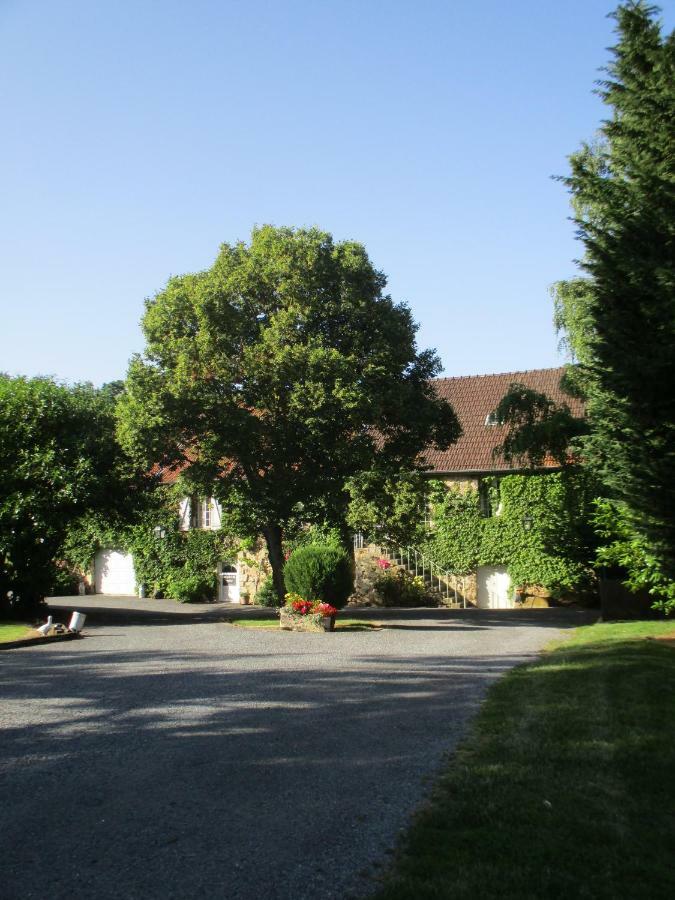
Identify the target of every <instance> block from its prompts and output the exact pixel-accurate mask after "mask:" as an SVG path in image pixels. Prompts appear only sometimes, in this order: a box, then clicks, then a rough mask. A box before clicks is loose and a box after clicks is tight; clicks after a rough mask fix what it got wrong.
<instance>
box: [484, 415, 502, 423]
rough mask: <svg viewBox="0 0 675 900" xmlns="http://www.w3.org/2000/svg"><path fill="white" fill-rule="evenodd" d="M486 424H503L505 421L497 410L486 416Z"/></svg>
mask: <svg viewBox="0 0 675 900" xmlns="http://www.w3.org/2000/svg"><path fill="white" fill-rule="evenodd" d="M485 424H486V425H503V424H504V423H503V422H502V421H501V419H500V418H499V416H498V415H497V413H496V412H490V413H488V414H487V416H485Z"/></svg>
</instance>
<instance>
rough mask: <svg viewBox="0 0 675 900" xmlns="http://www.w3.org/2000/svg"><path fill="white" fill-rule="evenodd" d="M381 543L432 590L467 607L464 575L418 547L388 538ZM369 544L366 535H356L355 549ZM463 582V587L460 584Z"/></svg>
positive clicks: (387, 554) (383, 547) (385, 550)
mask: <svg viewBox="0 0 675 900" xmlns="http://www.w3.org/2000/svg"><path fill="white" fill-rule="evenodd" d="M384 541H385V542H384V543H383V544H382V545H381V546H382V550H383V552H384V554H385V556H386V557H387V558H388V559H389V560H393V561H394V562H395V563H396V564H397V565H402V566H405V568H406V569H407V570H408V571H409V572H410V573H411V574H414V575H415V576H417V575H420V576H421V577H422V578H423V579H424V580H425V582H426V581H427V579H428V585H429V586H430V587H431V588H432V590H435V591H437V592H438V593H439V594H440V595H441V596H442V597H445V599H446V600H450V597H451V596H452V597H453V598H454V600H453V602H454V604H455V606H460V605H461V606H462V607H463V608H464V609H466V578H465V576H464V575H455V573H454V572H450V571H449V570H448V569H444V568H443V567H442V566H439V565H438V563H437V562H436V561H435V560H433V559H432V558H431V557H430V556H428V555H426V554H424V553H422V551H421V550H418V549H417V548H416V547H397V546H396V545H395V544H392V543H389V542H387V540H386V538H385V539H384ZM366 544H367V541H366V539H365V538H364V536H363V535H362V534H361V533H360V532H359V533H357V534H355V535H354V549H355V550H362V549H363V548H364V547H365V546H366ZM460 583H461V587H460V586H459V585H460Z"/></svg>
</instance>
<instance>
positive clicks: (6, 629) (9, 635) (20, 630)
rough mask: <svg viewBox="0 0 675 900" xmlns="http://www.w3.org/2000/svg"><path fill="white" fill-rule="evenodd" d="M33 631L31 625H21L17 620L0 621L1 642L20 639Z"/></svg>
mask: <svg viewBox="0 0 675 900" xmlns="http://www.w3.org/2000/svg"><path fill="white" fill-rule="evenodd" d="M32 631H33V629H32V627H31V626H30V625H21V624H17V623H16V622H0V644H5V643H7V642H8V641H18V640H20V639H21V638H23V637H27V636H28V635H29V634H31V633H32Z"/></svg>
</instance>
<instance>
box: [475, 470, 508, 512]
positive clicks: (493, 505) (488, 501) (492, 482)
mask: <svg viewBox="0 0 675 900" xmlns="http://www.w3.org/2000/svg"><path fill="white" fill-rule="evenodd" d="M499 481H500V479H499V478H481V480H480V481H479V482H478V499H479V502H480V514H481V516H483V518H484V519H489V518H490V517H491V516H500V515H501V513H502V509H503V504H502V501H501V497H500V495H499Z"/></svg>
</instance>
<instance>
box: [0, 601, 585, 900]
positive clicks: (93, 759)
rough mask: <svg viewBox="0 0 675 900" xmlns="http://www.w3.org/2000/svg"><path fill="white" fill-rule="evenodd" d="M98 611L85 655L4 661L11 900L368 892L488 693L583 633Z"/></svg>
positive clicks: (533, 623) (4, 812) (36, 653)
mask: <svg viewBox="0 0 675 900" xmlns="http://www.w3.org/2000/svg"><path fill="white" fill-rule="evenodd" d="M74 600H75V598H72V599H70V600H69V601H67V603H68V604H72V603H73V601H74ZM88 603H89V605H91V604H92V603H100V604H101V605H102V606H103V607H104V608H107V609H108V613H106V614H105V615H99V616H98V617H97V616H96V614H95V613H94V614H90V616H89V618H88V620H87V626H86V628H85V634H86V637H85V638H84V639H83V640H81V641H74V642H68V643H62V644H56V645H51V646H37V647H32V648H23V649H19V650H8V651H4V652H2V653H0V679H1V680H0V698H1V703H0V773H1V778H2V783H1V787H0V791H1V792H0V798H1V802H0V846H1V847H2V852H1V853H0V894H1V895H2V897H3V898H4V900H14V898H17V900H18V898H38V897H39V898H47V900H51V898H66V897H67V898H96V900H107V898H122V897H123V898H125V900H149V898H150V900H152V898H176V900H177V898H181V900H183V898H196V897H206V898H228V900H235V898H237V900H238V898H247V900H248V898H256V900H257V898H270V900H287V898H288V900H290V898H293V900H302V898H312V900H323V898H345V897H351V896H359V895H363V894H364V893H367V892H368V891H369V889H370V887H371V886H372V882H370V881H369V877H370V875H372V873H373V872H376V871H377V866H378V865H381V864H382V863H383V862H386V859H387V853H388V851H389V850H390V849H391V847H392V845H393V843H394V841H395V839H396V837H397V834H398V832H399V831H400V829H402V828H404V826H405V825H406V822H407V821H408V818H409V816H410V813H411V812H412V811H413V810H414V808H415V807H416V806H417V805H418V804H419V803H420V801H421V800H422V799H423V798H424V795H425V791H426V790H427V787H428V785H429V782H430V779H431V778H433V776H434V775H435V774H436V773H437V771H438V769H439V766H440V765H441V764H442V762H443V759H444V756H445V755H446V754H447V753H448V752H451V751H452V750H453V748H454V747H455V745H456V743H457V741H458V739H459V738H460V737H461V736H462V735H463V734H464V733H465V731H466V727H467V723H468V722H469V720H470V718H471V717H472V716H473V714H474V713H475V712H476V708H477V706H478V704H479V702H480V700H481V699H482V698H483V696H484V694H485V691H486V690H487V688H488V686H489V685H490V684H492V682H494V680H495V679H497V678H498V677H499V676H500V675H501V674H502V673H503V672H505V671H506V670H507V669H509V668H510V667H511V666H513V665H516V664H517V663H520V662H523V661H525V660H528V659H531V658H533V657H534V656H535V655H536V654H537V653H538V651H539V650H540V649H541V647H542V646H543V645H544V644H545V643H547V642H548V641H549V640H551V639H552V638H554V637H556V636H557V635H558V634H559V633H560V631H559V630H560V629H564V628H567V627H569V626H570V625H575V624H579V618H578V617H576V616H574V615H571V614H567V615H562V614H560V613H556V612H555V611H553V610H550V611H549V610H536V611H533V612H532V613H523V612H505V613H491V612H488V611H484V612H483V611H474V610H471V611H466V612H456V611H447V610H443V611H439V610H424V611H415V612H410V613H401V612H398V613H397V612H394V611H389V612H387V613H384V614H383V613H380V614H377V615H376V618H378V619H380V620H382V621H385V620H386V622H387V625H389V626H392V627H388V628H385V629H383V630H381V631H376V632H359V633H352V634H339V633H337V634H329V635H314V634H306V635H300V634H290V633H285V632H277V631H272V632H270V631H262V630H248V629H244V628H238V627H236V626H231V625H226V624H223V623H222V622H219V621H217V620H218V618H219V617H220V616H221V615H222V608H221V609H218V608H214V607H212V608H210V609H208V610H197V611H194V610H190V611H189V612H187V613H186V611H185V607H181V608H179V610H180V611H178V610H177V608H176V607H175V606H171V604H169V605H167V611H166V612H165V611H164V608H163V607H161V608H160V607H158V605H157V601H146V602H145V603H143V602H142V601H131V604H132V605H133V607H134V609H136V610H138V615H137V616H130V615H127V614H125V612H124V610H125V608H126V607H128V606H129V602H127V603H125V602H124V601H119V602H118V603H117V604H115V603H114V602H107V598H105V600H104V599H103V598H101V599H100V600H95V601H92V600H89V601H88ZM70 608H72V605H71V606H70ZM78 608H81V607H78ZM172 610H173V611H174V614H173V615H172V613H171V611H172Z"/></svg>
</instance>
